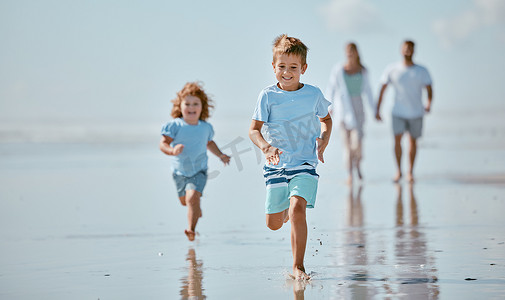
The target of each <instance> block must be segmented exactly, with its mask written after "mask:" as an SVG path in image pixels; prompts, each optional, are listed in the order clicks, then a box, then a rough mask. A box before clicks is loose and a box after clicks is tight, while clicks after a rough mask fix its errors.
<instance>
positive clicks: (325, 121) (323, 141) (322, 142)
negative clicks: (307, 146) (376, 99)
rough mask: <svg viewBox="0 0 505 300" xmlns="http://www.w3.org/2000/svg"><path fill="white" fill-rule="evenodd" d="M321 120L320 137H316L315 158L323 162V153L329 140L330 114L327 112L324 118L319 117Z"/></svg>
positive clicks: (331, 124) (331, 125)
mask: <svg viewBox="0 0 505 300" xmlns="http://www.w3.org/2000/svg"><path fill="white" fill-rule="evenodd" d="M319 121H320V122H321V137H320V138H317V139H316V141H317V158H318V159H319V160H320V161H321V162H322V163H324V157H323V153H324V150H325V149H326V146H328V143H329V142H330V136H331V128H332V127H333V121H332V120H331V116H330V114H327V115H326V117H324V118H319Z"/></svg>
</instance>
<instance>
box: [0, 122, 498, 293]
mask: <svg viewBox="0 0 505 300" xmlns="http://www.w3.org/2000/svg"><path fill="white" fill-rule="evenodd" d="M492 120H495V119H492ZM211 121H212V120H211ZM442 122H447V120H446V119H444V120H442V118H440V119H433V120H432V121H431V122H428V123H427V127H426V131H425V138H423V140H422V141H421V143H420V150H419V157H418V161H417V169H416V178H417V181H416V183H415V184H413V185H411V184H408V183H405V182H401V183H400V184H393V183H392V182H391V178H392V176H393V174H394V168H393V166H394V165H393V157H392V153H391V151H392V149H390V146H391V140H390V139H391V137H390V136H389V127H386V126H387V124H385V125H382V126H379V125H376V124H371V125H370V126H369V128H368V131H367V132H368V133H367V137H366V139H365V145H364V146H365V161H364V163H363V170H364V175H365V180H364V182H363V183H362V184H355V185H354V186H353V187H349V186H347V185H345V184H344V181H345V172H344V171H343V166H342V159H341V150H340V143H339V138H338V137H337V136H334V139H333V141H332V144H331V145H330V146H329V148H328V150H327V156H326V160H327V164H325V165H321V166H320V167H319V174H320V175H321V178H320V184H319V192H318V199H317V202H316V208H314V209H312V210H309V211H308V226H309V241H308V245H307V252H306V260H305V266H306V269H307V271H308V272H309V273H310V274H311V275H312V278H313V279H312V280H311V282H309V283H308V284H301V283H298V282H294V281H292V280H290V279H289V276H288V274H289V272H290V269H291V268H290V265H291V262H292V259H291V250H290V241H289V225H288V226H285V227H284V228H282V229H281V230H279V231H276V232H272V231H270V230H268V229H267V228H266V226H265V224H264V214H263V204H264V203H263V197H264V186H263V179H262V177H261V163H260V162H259V161H258V160H257V153H256V152H255V151H254V149H253V148H252V145H251V144H250V143H249V141H248V140H247V133H246V129H245V130H244V131H238V130H237V129H227V128H226V127H225V126H224V125H221V124H219V123H217V124H216V125H215V127H216V134H217V135H216V141H217V143H218V145H220V146H221V147H223V148H226V149H225V150H226V151H227V152H228V153H231V152H235V153H236V156H235V159H234V161H233V162H232V164H231V165H230V166H229V167H226V168H224V167H222V166H221V165H220V164H219V162H218V161H217V160H216V159H213V158H211V160H210V174H211V177H212V179H210V180H209V182H208V185H207V187H206V190H205V195H204V198H203V199H202V209H203V214H204V216H203V218H202V219H201V221H200V222H199V224H198V227H197V231H198V232H199V236H198V237H197V239H196V241H195V242H189V241H187V239H186V236H185V235H184V232H183V231H184V228H185V226H186V216H185V214H186V211H185V209H184V208H183V207H181V206H180V204H179V202H178V200H177V198H176V196H175V189H174V185H173V182H172V180H171V177H170V172H169V160H168V159H167V158H166V157H163V156H162V154H161V153H160V152H159V150H158V149H157V142H158V138H157V136H156V134H154V135H153V137H154V138H153V142H152V143H146V142H140V143H136V142H130V143H129V142H125V141H123V142H122V143H108V144H100V143H90V142H89V141H86V142H85V143H75V142H74V143H55V142H54V141H52V142H51V143H40V142H39V143H22V142H17V143H6V142H3V143H0V154H1V156H0V157H1V158H0V182H1V183H2V184H1V186H0V198H1V200H2V201H1V202H0V249H1V250H0V298H1V299H204V298H206V299H258V298H264V299H400V298H401V299H476V298H484V299H502V298H503V297H505V218H504V217H503V215H504V213H505V168H504V166H505V155H504V154H505V126H504V125H503V122H498V121H496V122H497V123H496V122H495V123H489V122H487V123H486V120H481V122H480V123H478V124H482V125H480V127H478V126H477V127H476V126H470V125H466V127H464V126H465V125H464V124H462V125H461V123H460V125H459V126H458V125H453V126H452V127H451V126H441V124H445V123H442ZM246 123H247V122H245V123H244V124H239V125H240V126H242V125H243V126H242V127H243V128H247V126H248V124H246ZM451 124H452V123H451ZM474 124H475V123H474ZM239 125H237V128H241V127H240V126H239ZM462 126H463V127H462ZM155 129H156V130H157V128H155ZM334 134H338V133H337V132H336V131H335V132H334Z"/></svg>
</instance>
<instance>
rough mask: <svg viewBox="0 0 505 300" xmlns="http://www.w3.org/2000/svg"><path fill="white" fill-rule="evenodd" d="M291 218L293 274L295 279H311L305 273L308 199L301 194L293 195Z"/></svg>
mask: <svg viewBox="0 0 505 300" xmlns="http://www.w3.org/2000/svg"><path fill="white" fill-rule="evenodd" d="M290 202H291V203H290V206H289V218H290V220H291V250H292V252H293V276H294V277H295V279H302V280H304V279H309V278H310V277H309V276H308V275H307V274H306V273H305V267H304V265H303V259H304V257H305V247H306V246H307V220H306V215H305V212H306V207H307V201H305V199H303V198H302V197H300V196H291V198H290Z"/></svg>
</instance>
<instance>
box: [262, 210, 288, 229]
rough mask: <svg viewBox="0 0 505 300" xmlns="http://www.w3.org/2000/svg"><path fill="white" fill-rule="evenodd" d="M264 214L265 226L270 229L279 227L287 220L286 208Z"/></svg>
mask: <svg viewBox="0 0 505 300" xmlns="http://www.w3.org/2000/svg"><path fill="white" fill-rule="evenodd" d="M266 216H267V219H266V222H267V227H268V228H270V229H272V230H278V229H280V228H281V227H282V225H283V224H284V223H286V222H287V221H288V220H289V212H288V209H286V210H285V211H281V212H279V213H275V214H267V215H266Z"/></svg>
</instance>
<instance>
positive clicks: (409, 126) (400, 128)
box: [393, 116, 423, 139]
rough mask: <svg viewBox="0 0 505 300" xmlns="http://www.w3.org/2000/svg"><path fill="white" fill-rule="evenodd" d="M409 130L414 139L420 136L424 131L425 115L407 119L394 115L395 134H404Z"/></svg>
mask: <svg viewBox="0 0 505 300" xmlns="http://www.w3.org/2000/svg"><path fill="white" fill-rule="evenodd" d="M405 131H407V132H408V133H409V134H410V136H411V137H412V138H413V139H417V138H420V137H421V135H422V133H423V117H419V118H414V119H405V118H400V117H395V116H393V133H394V135H399V134H403V133H404V132H405Z"/></svg>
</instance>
